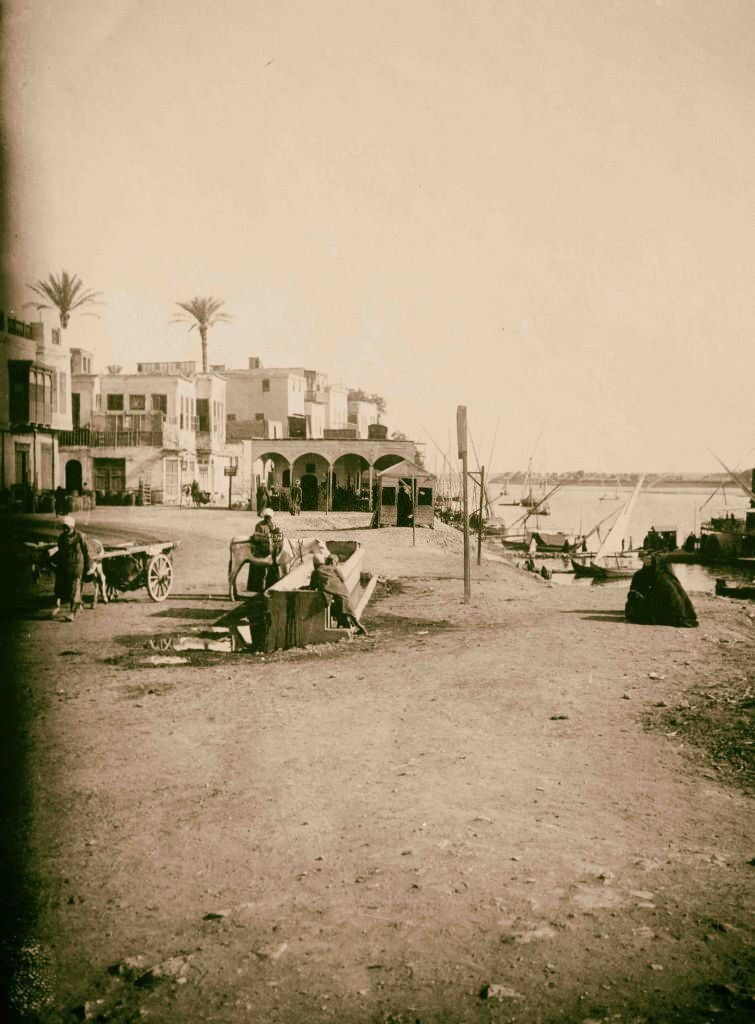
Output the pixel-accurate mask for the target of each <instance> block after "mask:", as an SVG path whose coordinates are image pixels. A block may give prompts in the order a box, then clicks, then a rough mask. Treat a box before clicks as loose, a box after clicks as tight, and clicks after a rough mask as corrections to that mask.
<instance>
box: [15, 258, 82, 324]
mask: <svg viewBox="0 0 755 1024" xmlns="http://www.w3.org/2000/svg"><path fill="white" fill-rule="evenodd" d="M27 287H28V288H31V290H32V291H33V292H36V293H37V295H39V297H40V298H42V299H44V300H45V301H44V302H41V303H40V302H36V301H34V302H27V303H25V305H27V306H36V308H37V311H39V310H41V309H57V311H58V313H60V326H61V327H63V328H66V327H68V321H69V320H70V319H71V313H73V312H74V311H75V310H77V309H81V307H82V306H90V305H95V304H97V303H98V302H99V300H98V298H97V296H98V295H99V294H100V292H93V291H91V290H90V289H88V288H85V287H84V283H83V281H82V280H81V278H80V277H78V275H76V274H69V273H68V271H67V270H64V271H63V272H62V273H61V274H60V276H59V277H56V276H55V274H50V276H49V277H48V278H47V280H46V281H35V282H34V284H30V285H27ZM83 315H84V316H97V314H96V313H84V314H83Z"/></svg>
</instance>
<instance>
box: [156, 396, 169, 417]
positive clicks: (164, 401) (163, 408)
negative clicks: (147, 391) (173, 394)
mask: <svg viewBox="0 0 755 1024" xmlns="http://www.w3.org/2000/svg"><path fill="white" fill-rule="evenodd" d="M152 412H162V413H165V415H166V416H167V415H168V396H167V395H153V396H152Z"/></svg>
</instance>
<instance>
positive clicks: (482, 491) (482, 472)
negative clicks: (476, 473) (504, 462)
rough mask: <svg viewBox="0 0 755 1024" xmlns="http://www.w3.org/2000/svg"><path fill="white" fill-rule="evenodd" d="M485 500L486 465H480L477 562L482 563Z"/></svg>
mask: <svg viewBox="0 0 755 1024" xmlns="http://www.w3.org/2000/svg"><path fill="white" fill-rule="evenodd" d="M484 501H485V467H484V466H480V512H479V514H480V519H479V522H478V523H477V564H478V565H479V564H480V561H481V559H482V514H483V508H482V506H483V502H484Z"/></svg>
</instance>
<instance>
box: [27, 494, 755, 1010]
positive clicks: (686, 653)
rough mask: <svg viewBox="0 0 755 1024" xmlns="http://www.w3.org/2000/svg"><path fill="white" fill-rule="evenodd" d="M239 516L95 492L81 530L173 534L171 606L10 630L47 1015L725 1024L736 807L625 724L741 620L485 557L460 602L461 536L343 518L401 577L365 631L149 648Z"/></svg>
mask: <svg viewBox="0 0 755 1024" xmlns="http://www.w3.org/2000/svg"><path fill="white" fill-rule="evenodd" d="M84 518H85V517H81V519H82V527H83V528H84V529H87V524H86V523H85V522H84ZM281 521H282V525H283V526H284V529H286V530H287V531H288V532H292V531H293V528H294V526H295V527H296V530H297V531H299V532H300V533H302V534H303V535H311V534H312V533H317V534H322V535H325V536H327V535H328V534H327V533H326V528H327V527H333V526H338V527H341V526H343V527H347V528H349V527H350V528H353V527H356V526H358V525H361V523H362V522H363V520H360V518H359V517H356V518H354V517H352V518H349V519H340V520H338V519H336V517H332V519H331V520H330V521H325V520H323V519H321V518H318V519H309V518H308V517H305V516H302V517H301V519H300V520H296V521H293V520H291V518H290V517H288V516H283V517H281ZM250 522H251V517H245V516H239V514H238V513H225V512H207V511H206V510H202V511H199V512H190V511H184V512H170V511H168V510H162V509H160V510H139V509H127V510H122V509H113V510H104V509H103V510H97V511H96V512H95V513H94V514H93V515H92V517H91V519H90V523H89V524H88V525H89V529H90V530H91V532H96V535H98V536H102V537H103V538H106V537H107V535H108V531H110V532H111V533H112V535H113V536H116V537H123V536H125V535H128V536H133V537H134V538H135V539H140V540H148V539H156V538H159V539H176V540H181V541H182V544H181V547H180V548H179V552H178V554H177V557H176V587H175V593H177V594H180V595H185V597H183V598H171V599H169V601H167V602H166V603H165V604H164V605H160V606H158V605H154V604H151V603H149V602H148V601H146V599H145V597H144V596H143V595H141V594H135V595H132V596H130V597H129V598H128V599H126V600H123V601H119V602H117V603H116V604H114V605H112V606H109V607H107V608H100V609H98V610H97V611H95V612H90V611H87V612H86V613H85V614H84V615H83V616H82V617H81V618H80V619H79V620H77V622H75V623H73V624H61V623H57V622H49V621H45V620H44V619H41V618H39V617H38V616H39V613H38V612H37V611H36V610H35V609H34V608H33V607H32V606H28V610H27V612H26V613H25V615H24V617H22V618H20V619H18V620H16V621H15V622H14V624H13V628H14V630H15V631H16V636H17V639H18V640H19V641H20V644H19V648H18V650H19V655H20V659H21V668H22V672H21V675H22V678H23V680H24V684H23V685H24V686H25V688H26V694H27V695H26V703H25V706H26V707H27V711H28V718H27V723H26V729H27V730H28V735H29V739H30V743H31V745H32V750H33V760H32V763H33V773H32V780H31V781H32V818H31V827H30V830H29V839H30V856H31V863H32V864H33V865H34V877H35V891H36V895H37V901H38V908H37V919H36V921H35V926H34V928H33V938H34V939H35V940H36V942H37V943H38V944H39V948H40V949H41V950H43V951H44V952H46V954H47V956H48V958H49V963H50V964H51V966H50V968H49V974H50V977H51V986H52V989H53V993H54V997H53V1002H52V1003H51V1005H49V1006H48V1007H47V1008H46V1009H45V1010H44V1011H43V1014H42V1019H43V1020H45V1021H56V1022H57V1021H61V1022H62V1021H67V1020H69V1019H73V1018H72V1017H71V1016H70V1014H71V1012H72V1010H73V1009H74V1008H75V1007H76V1006H83V1005H84V1004H85V1003H86V1002H88V1010H87V1013H89V1015H90V1016H89V1019H94V1020H96V1019H100V1020H106V1019H107V1020H116V1021H126V1020H133V1019H136V1017H137V1015H138V1014H140V1013H141V1014H142V1015H143V1014H144V1013H147V1014H148V1019H151V1020H158V1021H177V1020H178V1021H194V1020H205V1019H206V1020H214V1021H229V1022H230V1021H244V1020H246V1021H253V1022H263V1021H264V1022H267V1021H281V1022H298V1021H307V1022H309V1021H315V1022H316V1021H320V1020H337V1021H355V1022H361V1021H365V1022H367V1021H384V1022H393V1024H399V1022H400V1024H409V1022H410V1021H415V1020H417V1019H419V1020H421V1021H422V1022H425V1024H427V1022H440V1021H447V1022H457V1021H459V1022H461V1021H475V1022H476V1021H489V1020H494V1021H496V1020H514V1021H523V1022H529V1021H541V1020H542V1021H551V1020H552V1021H560V1020H567V1021H570V1020H576V1021H582V1020H596V1019H597V1020H609V1019H610V1020H627V1021H629V1020H666V1021H680V1022H681V1021H684V1022H687V1021H697V1020H700V1021H702V1020H707V1019H713V1018H712V1016H711V1014H712V1013H713V1011H718V1012H717V1013H716V1014H715V1019H717V1020H722V1019H726V1020H735V1019H742V1020H744V1019H746V1017H745V1016H744V1014H746V1013H749V1012H750V1011H751V1009H752V1005H751V1003H748V999H749V997H750V991H749V988H748V986H749V984H750V981H751V978H750V970H751V962H750V961H748V953H747V949H748V945H751V938H752V880H753V871H754V870H755V869H753V867H752V866H751V865H750V864H749V863H748V861H749V860H750V859H751V858H752V857H753V855H755V848H753V847H752V833H751V825H752V809H751V802H750V801H748V800H747V798H746V797H745V796H743V795H742V794H740V793H739V792H738V791H737V790H735V789H732V788H728V787H725V786H723V785H721V784H720V782H719V781H718V779H717V777H716V775H715V772H713V771H711V769H710V768H709V767H708V766H707V765H706V764H705V762H704V761H701V760H699V759H692V760H690V759H689V757H688V756H687V755H688V751H687V750H686V748H684V747H682V745H681V744H680V742H678V741H677V739H676V738H675V737H674V736H673V735H668V736H667V735H663V734H657V733H648V732H646V731H645V730H644V729H643V727H642V721H641V719H642V715H643V712H644V711H645V710H647V709H648V708H651V707H652V706H653V705H654V704H657V703H658V702H661V701H664V702H668V703H672V702H673V701H676V700H678V699H680V697H682V696H683V695H684V694H685V693H686V692H687V691H688V690H689V689H690V688H691V687H693V686H694V685H696V684H698V683H699V682H700V681H701V680H705V679H706V678H709V677H712V676H713V675H715V674H716V673H719V674H720V673H721V672H724V671H725V672H730V673H734V672H738V673H741V674H742V675H743V678H745V677H746V676H747V674H748V673H749V672H750V665H751V663H752V623H751V621H750V620H749V619H748V618H747V617H746V616H745V615H744V614H743V610H742V609H741V608H738V607H735V606H733V603H732V602H725V601H724V602H722V601H716V600H715V599H712V598H705V597H699V598H696V604H697V606H698V610H699V612H700V614H701V620H702V626H701V628H700V629H699V630H666V629H662V628H651V627H632V626H630V625H628V624H626V623H625V622H624V621H623V616H622V615H621V607H622V604H623V596H624V595H623V592H622V591H621V590H615V589H603V588H597V587H586V588H566V587H563V588H562V587H555V586H548V585H545V584H543V583H542V582H541V581H539V580H535V579H532V578H530V577H528V576H525V575H522V574H519V573H517V572H515V571H514V570H512V569H511V568H510V567H509V566H506V565H501V564H496V563H486V564H484V565H483V566H482V567H481V568H480V569H476V568H475V573H474V583H473V600H472V603H471V604H470V605H468V606H464V605H463V604H462V603H461V582H460V576H461V572H460V564H459V539H458V537H457V536H456V535H453V534H450V533H446V532H445V531H437V532H436V533H435V534H430V533H429V532H428V531H418V534H417V546H416V547H412V546H411V542H410V532H409V531H378V532H373V531H366V530H359V531H358V532H355V533H354V534H353V536H355V537H357V538H358V539H359V540H361V541H362V542H363V543H364V544H365V546H366V547H367V549H368V559H369V563H370V566H371V568H372V569H373V571H376V572H378V573H379V574H380V575H381V577H384V578H386V579H388V580H389V581H396V582H391V583H389V584H388V585H385V586H382V587H381V588H380V593H379V596H378V599H377V600H375V601H373V602H372V603H371V605H370V607H369V609H368V612H367V615H366V623H367V625H368V627H369V628H370V636H369V637H368V638H367V639H365V640H355V641H352V642H349V643H344V644H341V645H338V646H336V647H330V646H328V647H326V648H324V649H321V650H318V651H312V652H288V653H285V654H283V655H277V656H273V657H270V658H264V659H263V658H261V657H259V656H254V657H250V656H244V655H239V656H223V655H204V654H202V655H196V656H194V657H193V658H192V659H191V660H190V661H189V662H188V663H182V664H177V665H164V666H158V665H152V664H149V662H148V659H149V658H150V657H152V656H153V653H154V652H153V651H152V649H151V648H150V646H149V640H150V638H151V637H154V636H155V635H157V634H175V633H181V632H186V631H187V630H190V629H192V628H194V627H197V626H201V625H202V624H203V623H207V622H209V621H211V620H212V618H214V617H216V616H217V615H218V613H219V610H222V608H223V607H224V605H223V602H222V601H214V600H206V597H207V595H210V594H213V595H220V594H222V593H223V591H224V577H225V558H226V550H227V539H228V537H229V536H230V535H231V534H234V533H242V532H244V531H245V530H247V529H248V524H249V523H250ZM339 535H343V534H339ZM721 641H724V642H725V643H724V644H722V643H721ZM750 680H751V677H750ZM135 957H136V958H141V959H139V960H136V961H133V962H132V964H131V966H128V965H127V964H126V961H127V960H129V958H135ZM116 964H119V965H120V969H119V970H116V971H115V973H111V972H109V971H108V968H109V967H112V966H113V965H116ZM139 965H141V966H139ZM155 965H161V967H160V968H159V969H158V970H157V972H154V971H153V972H152V974H144V972H145V970H146V969H147V968H149V967H155ZM97 1000H102V1002H100V1003H98V1002H97ZM711 1008H712V1009H711ZM722 1014H723V1016H722Z"/></svg>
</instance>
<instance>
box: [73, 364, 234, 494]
mask: <svg viewBox="0 0 755 1024" xmlns="http://www.w3.org/2000/svg"><path fill="white" fill-rule="evenodd" d="M72 368H73V369H74V370H75V371H76V372H74V373H73V375H72V389H73V395H72V399H73V405H74V416H73V426H72V429H71V430H70V431H69V432H67V433H65V434H64V435H62V436H61V460H62V462H63V466H64V473H65V482H66V488H67V489H68V490H81V489H84V490H93V491H95V492H96V494H97V498H98V501H108V500H112V501H118V500H123V497H124V496H126V495H129V494H133V495H134V498H135V500H140V501H144V502H150V503H151V502H155V503H164V504H170V505H177V504H180V503H181V501H182V500H183V498H184V495H185V491H186V488H187V487H190V486H191V484H192V482H194V481H196V482H197V483H198V484H199V488H200V490H202V491H205V492H207V493H209V495H210V496H211V498H214V499H215V500H220V499H221V495H222V493H223V490H224V486H225V484H224V469H225V467H226V466H227V465H228V464H229V454H228V453H227V452H226V433H225V423H226V404H225V401H226V399H225V381H224V380H223V379H222V378H221V377H219V376H218V375H217V374H215V373H212V372H210V373H206V374H205V373H197V372H196V368H195V364H194V363H189V362H181V363H139V364H138V366H137V372H136V373H122V372H120V369H119V368H118V367H111V371H112V372H108V373H106V374H103V375H102V376H100V375H98V374H95V373H94V372H92V371H93V365H92V357H91V353H88V352H85V351H83V350H81V349H75V350H73V352H72ZM86 371H88V372H86Z"/></svg>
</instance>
